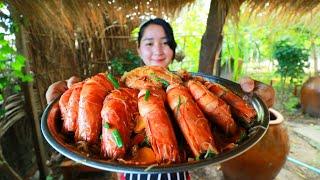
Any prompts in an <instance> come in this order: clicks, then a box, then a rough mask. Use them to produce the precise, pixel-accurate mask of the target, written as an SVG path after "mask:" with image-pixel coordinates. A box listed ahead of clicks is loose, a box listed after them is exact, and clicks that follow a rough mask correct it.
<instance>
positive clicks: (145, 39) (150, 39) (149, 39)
mask: <svg viewBox="0 0 320 180" xmlns="http://www.w3.org/2000/svg"><path fill="white" fill-rule="evenodd" d="M152 40H153V38H144V39H142V41H152Z"/></svg>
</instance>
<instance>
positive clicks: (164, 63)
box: [46, 18, 254, 180]
mask: <svg viewBox="0 0 320 180" xmlns="http://www.w3.org/2000/svg"><path fill="white" fill-rule="evenodd" d="M176 47H177V44H176V42H175V39H174V36H173V30H172V28H171V26H170V24H169V23H167V22H166V21H165V20H163V19H160V18H156V19H151V20H149V21H147V22H146V23H144V24H143V25H142V26H141V27H140V31H139V35H138V47H137V51H138V53H139V55H140V57H141V59H142V60H143V62H144V64H145V65H147V66H161V67H168V65H169V64H170V63H171V62H172V60H173V59H174V57H175V50H176ZM78 81H79V79H77V78H76V77H71V78H70V79H68V80H67V81H59V82H56V83H54V84H52V85H51V86H50V87H49V88H48V90H47V93H46V99H47V102H51V101H52V100H53V99H55V98H56V97H58V96H59V95H61V94H62V93H63V92H64V91H66V90H67V88H68V87H70V85H71V84H73V83H75V82H78ZM252 85H253V86H252ZM243 87H244V89H246V90H247V91H252V90H253V87H254V82H253V81H252V80H250V79H246V81H243ZM119 177H120V179H141V180H142V179H172V180H174V179H181V180H183V179H190V176H189V174H188V172H176V173H165V174H120V176H119Z"/></svg>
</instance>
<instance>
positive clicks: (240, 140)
mask: <svg viewBox="0 0 320 180" xmlns="http://www.w3.org/2000/svg"><path fill="white" fill-rule="evenodd" d="M246 138H247V133H246V132H245V131H242V132H241V134H240V138H239V139H238V141H237V142H236V143H241V142H242V141H244V140H245V139H246Z"/></svg>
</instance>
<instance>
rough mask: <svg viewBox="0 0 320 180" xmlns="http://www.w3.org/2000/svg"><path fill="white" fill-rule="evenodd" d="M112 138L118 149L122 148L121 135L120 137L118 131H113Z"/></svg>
mask: <svg viewBox="0 0 320 180" xmlns="http://www.w3.org/2000/svg"><path fill="white" fill-rule="evenodd" d="M112 136H113V138H114V141H115V142H116V144H117V146H118V147H119V148H121V147H122V146H123V142H122V139H121V135H120V133H119V131H118V129H114V130H113V131H112Z"/></svg>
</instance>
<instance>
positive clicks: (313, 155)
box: [283, 112, 320, 179]
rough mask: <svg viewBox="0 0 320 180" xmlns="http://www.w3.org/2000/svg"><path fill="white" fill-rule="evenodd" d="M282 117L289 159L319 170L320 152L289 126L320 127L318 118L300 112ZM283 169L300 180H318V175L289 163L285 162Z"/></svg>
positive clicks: (319, 176) (319, 175)
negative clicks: (287, 136) (288, 146)
mask: <svg viewBox="0 0 320 180" xmlns="http://www.w3.org/2000/svg"><path fill="white" fill-rule="evenodd" d="M283 115H284V117H285V126H286V127H287V130H288V134H289V140H290V152H289V157H292V158H294V159H297V160H299V161H301V162H304V163H306V164H308V165H310V166H313V167H315V168H318V169H319V168H320V150H319V149H318V148H317V147H315V146H313V145H312V144H311V143H310V142H309V141H308V140H307V139H305V138H303V137H301V136H299V135H297V133H295V132H294V131H293V129H292V128H293V127H292V125H290V124H291V123H300V124H305V125H320V118H313V117H310V116H308V115H304V114H302V113H300V112H297V113H295V115H290V114H285V113H283ZM319 133H320V130H319ZM284 168H285V169H287V170H289V171H290V172H292V173H294V174H296V175H298V177H300V178H301V179H320V174H317V173H315V172H313V171H311V170H309V169H307V168H305V167H303V166H300V165H297V164H295V163H292V162H289V161H287V162H286V164H285V166H284Z"/></svg>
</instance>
